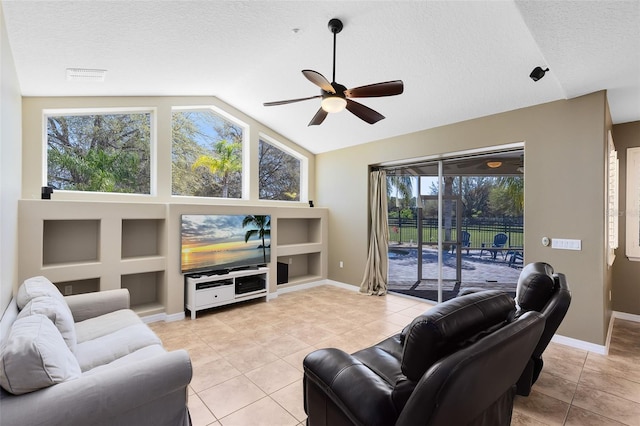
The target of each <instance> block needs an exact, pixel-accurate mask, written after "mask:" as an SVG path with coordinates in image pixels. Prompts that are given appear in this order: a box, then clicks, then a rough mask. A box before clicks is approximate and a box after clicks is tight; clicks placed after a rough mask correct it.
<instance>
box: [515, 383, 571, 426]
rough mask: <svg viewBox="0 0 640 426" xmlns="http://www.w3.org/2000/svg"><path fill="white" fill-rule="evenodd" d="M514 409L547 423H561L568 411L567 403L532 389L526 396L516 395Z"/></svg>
mask: <svg viewBox="0 0 640 426" xmlns="http://www.w3.org/2000/svg"><path fill="white" fill-rule="evenodd" d="M514 410H517V411H518V412H519V413H521V414H524V415H525V416H527V417H531V418H532V419H535V420H537V421H539V422H542V423H546V424H548V425H562V424H563V423H564V420H565V418H566V416H567V412H568V411H569V404H567V403H566V402H562V401H560V400H559V399H556V398H552V397H550V396H547V395H545V394H543V393H540V392H537V391H536V390H535V389H534V390H532V391H531V394H530V395H529V396H527V397H521V396H517V397H516V400H515V403H514Z"/></svg>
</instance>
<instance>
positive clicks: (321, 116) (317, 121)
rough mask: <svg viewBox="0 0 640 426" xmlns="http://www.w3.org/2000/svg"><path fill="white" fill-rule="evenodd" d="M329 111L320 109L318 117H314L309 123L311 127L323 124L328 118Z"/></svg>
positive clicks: (317, 113)
mask: <svg viewBox="0 0 640 426" xmlns="http://www.w3.org/2000/svg"><path fill="white" fill-rule="evenodd" d="M327 114H328V113H327V111H325V110H323V109H322V108H320V109H319V110H318V112H316V115H314V116H313V118H312V119H311V121H310V122H309V126H317V125H318V124H322V122H323V121H324V119H325V118H327Z"/></svg>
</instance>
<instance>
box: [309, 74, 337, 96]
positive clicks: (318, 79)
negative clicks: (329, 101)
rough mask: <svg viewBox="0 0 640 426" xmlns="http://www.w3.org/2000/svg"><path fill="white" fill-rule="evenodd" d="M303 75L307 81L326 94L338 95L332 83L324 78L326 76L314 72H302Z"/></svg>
mask: <svg viewBox="0 0 640 426" xmlns="http://www.w3.org/2000/svg"><path fill="white" fill-rule="evenodd" d="M302 74H304V76H305V77H307V80H309V81H310V82H312V83H313V84H315V85H316V86H318V87H319V88H321V89H322V90H324V91H325V92H329V93H336V91H335V90H334V89H333V86H332V85H331V83H329V80H327V79H326V78H324V76H323V75H322V74H320V73H319V72H317V71H313V70H302Z"/></svg>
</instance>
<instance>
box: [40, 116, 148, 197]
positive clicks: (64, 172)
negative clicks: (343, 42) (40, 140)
mask: <svg viewBox="0 0 640 426" xmlns="http://www.w3.org/2000/svg"><path fill="white" fill-rule="evenodd" d="M150 147H151V113H136V114H92V115H59V116H47V182H48V184H49V185H50V186H53V187H54V188H56V189H63V190H70V191H98V192H118V193H136V194H150V187H151V184H150V182H151V177H150V176H151V175H150V173H151V172H150V171H151V166H150V151H151V149H150Z"/></svg>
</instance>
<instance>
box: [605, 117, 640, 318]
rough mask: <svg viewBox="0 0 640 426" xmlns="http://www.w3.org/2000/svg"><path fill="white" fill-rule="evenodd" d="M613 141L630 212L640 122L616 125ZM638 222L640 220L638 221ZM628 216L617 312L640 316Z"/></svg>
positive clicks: (638, 267)
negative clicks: (632, 156)
mask: <svg viewBox="0 0 640 426" xmlns="http://www.w3.org/2000/svg"><path fill="white" fill-rule="evenodd" d="M612 134H613V142H614V143H615V145H616V150H617V151H618V159H619V160H620V174H619V178H620V206H619V208H620V211H621V212H627V211H629V210H631V209H630V208H629V209H628V208H627V197H626V194H627V182H626V177H627V148H635V147H640V121H635V122H633V123H626V124H618V125H615V126H613V132H612ZM635 219H636V220H637V218H635ZM625 220H626V215H624V214H623V215H621V216H620V227H619V231H620V238H619V241H618V242H619V248H618V250H616V261H615V262H614V264H613V309H614V310H616V311H620V312H626V313H630V314H635V315H640V262H632V261H630V260H629V259H627V257H626V256H625V244H626V235H625V232H626V229H627V228H626V223H625Z"/></svg>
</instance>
